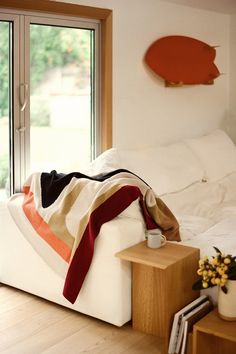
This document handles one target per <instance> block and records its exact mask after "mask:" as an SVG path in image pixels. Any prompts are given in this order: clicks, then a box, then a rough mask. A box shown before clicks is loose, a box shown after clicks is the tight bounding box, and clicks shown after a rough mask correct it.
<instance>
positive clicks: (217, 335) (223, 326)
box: [193, 309, 236, 354]
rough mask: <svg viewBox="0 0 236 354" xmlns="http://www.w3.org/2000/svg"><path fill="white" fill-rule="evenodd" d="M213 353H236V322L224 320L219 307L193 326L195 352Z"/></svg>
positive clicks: (196, 353) (195, 353) (197, 353)
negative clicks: (218, 310) (219, 312)
mask: <svg viewBox="0 0 236 354" xmlns="http://www.w3.org/2000/svg"><path fill="white" fill-rule="evenodd" d="M211 353H214V354H235V353H236V322H235V321H234V322H230V321H225V320H222V319H221V318H220V317H219V316H218V314H217V309H215V310H213V311H211V312H209V314H208V315H206V316H205V317H203V318H202V319H201V320H200V321H198V322H197V323H195V325H194V326H193V354H211Z"/></svg>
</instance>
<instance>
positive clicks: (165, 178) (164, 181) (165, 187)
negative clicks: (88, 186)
mask: <svg viewBox="0 0 236 354" xmlns="http://www.w3.org/2000/svg"><path fill="white" fill-rule="evenodd" d="M117 152H118V154H119V156H120V161H121V165H122V167H123V168H126V169H128V170H130V171H132V172H134V173H136V174H137V175H138V176H139V177H141V178H142V179H144V180H145V181H146V182H147V183H148V184H149V185H150V187H152V188H153V190H154V191H155V192H156V193H157V194H158V195H160V196H161V195H164V194H166V193H172V192H177V191H179V190H181V189H184V188H186V187H188V186H189V185H191V184H193V183H195V182H199V181H202V178H203V175H204V171H203V169H202V167H201V164H200V163H199V161H198V159H197V158H196V156H195V155H194V153H193V152H192V151H191V149H189V148H188V146H186V144H184V143H176V144H172V145H168V146H159V147H156V148H147V149H138V150H137V149H136V150H117Z"/></svg>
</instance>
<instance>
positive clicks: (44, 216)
mask: <svg viewBox="0 0 236 354" xmlns="http://www.w3.org/2000/svg"><path fill="white" fill-rule="evenodd" d="M23 193H24V202H23V211H24V215H25V217H26V218H27V219H28V221H29V222H30V224H31V226H32V227H33V229H34V230H35V231H36V232H37V234H38V235H39V236H40V237H41V239H43V240H44V241H46V245H47V247H48V246H50V248H52V249H53V250H54V251H55V252H56V253H57V254H58V255H59V256H60V259H61V260H62V261H63V262H64V263H66V264H67V272H66V274H65V284H64V290H63V295H64V296H65V298H66V299H67V300H69V301H70V302H71V303H74V302H75V300H76V298H77V296H78V294H79V291H80V289H81V287H82V284H83V281H84V279H85V276H86V274H87V272H88V270H89V267H90V264H91V261H92V257H93V252H94V242H95V239H96V237H97V236H98V234H99V231H100V228H101V226H102V224H104V223H105V222H107V221H109V220H111V219H113V218H115V217H116V216H117V215H119V214H120V213H121V212H122V211H123V210H125V209H126V208H127V207H128V206H129V205H130V204H131V203H132V202H133V201H134V200H137V199H139V203H140V207H141V210H142V214H143V217H144V220H145V223H146V227H147V229H154V228H157V227H159V228H160V229H161V230H162V231H163V233H164V235H165V236H166V237H167V239H168V240H175V241H178V240H180V237H179V228H178V223H177V221H176V219H175V217H174V215H173V214H172V213H171V211H170V210H169V209H168V208H167V206H166V205H165V204H164V203H163V202H162V201H161V199H159V198H158V197H156V195H155V194H154V192H153V191H152V189H151V188H150V187H149V186H148V185H147V184H146V183H145V182H144V181H143V180H141V179H140V178H138V177H137V176H136V175H134V174H132V173H131V172H129V171H127V170H116V171H112V172H110V173H108V174H104V175H98V176H95V177H89V176H86V175H84V174H81V173H78V172H75V173H70V174H58V173H57V172H56V171H52V172H51V173H34V174H32V175H31V176H30V177H29V179H28V180H27V181H26V183H25V185H24V188H23ZM18 224H19V223H18ZM22 231H23V230H22ZM43 243H45V242H43ZM45 257H47V256H45V255H44V258H45Z"/></svg>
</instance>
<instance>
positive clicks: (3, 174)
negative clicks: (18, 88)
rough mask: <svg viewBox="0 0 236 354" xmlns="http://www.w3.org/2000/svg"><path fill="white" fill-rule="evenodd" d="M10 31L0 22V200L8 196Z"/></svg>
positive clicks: (4, 23) (6, 25)
mask: <svg viewBox="0 0 236 354" xmlns="http://www.w3.org/2000/svg"><path fill="white" fill-rule="evenodd" d="M10 31H11V23H9V22H3V21H0V200H4V199H6V198H7V197H8V196H9V195H10V97H9V92H10V67H11V63H10V40H11V39H10Z"/></svg>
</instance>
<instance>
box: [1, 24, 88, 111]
mask: <svg viewBox="0 0 236 354" xmlns="http://www.w3.org/2000/svg"><path fill="white" fill-rule="evenodd" d="M30 41H31V43H30V44H31V45H30V62H31V88H30V89H31V93H34V91H35V90H36V88H37V87H38V86H39V84H40V83H41V82H43V80H44V76H45V74H46V72H47V71H48V70H50V69H52V68H56V67H64V66H66V65H67V64H74V65H77V66H79V67H80V72H81V77H80V78H79V80H78V85H80V86H81V85H83V77H87V76H88V75H89V70H90V65H89V64H90V63H89V61H90V31H88V30H82V29H81V30H79V31H78V30H73V29H68V28H63V27H55V26H42V25H35V24H34V25H32V26H31V31H30ZM8 90H9V24H8V23H7V22H0V118H2V117H4V116H8V107H9V99H8Z"/></svg>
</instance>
